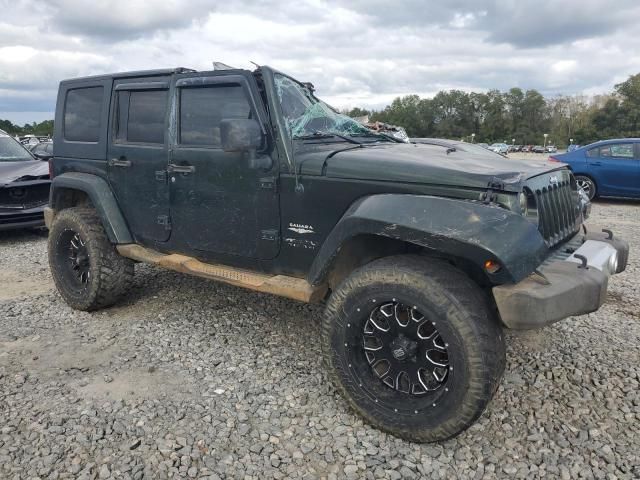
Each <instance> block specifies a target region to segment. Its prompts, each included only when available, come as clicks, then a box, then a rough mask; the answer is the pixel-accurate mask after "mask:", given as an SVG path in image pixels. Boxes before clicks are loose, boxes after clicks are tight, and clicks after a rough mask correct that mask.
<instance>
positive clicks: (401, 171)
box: [298, 144, 565, 191]
mask: <svg viewBox="0 0 640 480" xmlns="http://www.w3.org/2000/svg"><path fill="white" fill-rule="evenodd" d="M447 151H448V152H449V153H447ZM298 160H299V162H300V163H299V165H300V172H301V173H302V174H308V175H323V174H324V175H326V176H327V177H332V178H345V179H359V180H373V181H388V182H402V183H421V184H434V185H450V186H458V187H468V188H482V189H485V188H487V186H488V185H489V184H490V183H495V182H500V183H502V184H503V185H504V190H506V191H520V189H521V187H522V183H523V182H524V181H525V180H527V179H528V178H531V177H535V176H538V175H541V174H543V173H546V172H549V171H552V170H558V169H562V168H565V167H564V165H563V164H558V163H553V164H550V163H546V162H544V161H540V160H538V161H526V160H513V159H509V158H505V157H502V156H500V155H495V158H491V157H487V156H485V155H477V154H475V153H472V152H464V151H461V150H456V151H451V149H447V148H446V147H443V146H440V145H425V144H388V145H367V146H362V147H360V146H355V145H349V146H343V145H341V148H340V149H337V150H334V151H331V152H327V150H324V151H318V150H316V151H315V152H308V153H307V154H302V155H300V156H299V157H298Z"/></svg>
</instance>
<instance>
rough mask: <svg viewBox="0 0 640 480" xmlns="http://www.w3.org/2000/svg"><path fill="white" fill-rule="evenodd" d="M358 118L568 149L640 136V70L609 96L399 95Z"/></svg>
mask: <svg viewBox="0 0 640 480" xmlns="http://www.w3.org/2000/svg"><path fill="white" fill-rule="evenodd" d="M346 113H347V114H348V115H350V116H352V117H360V116H365V115H367V116H368V117H369V120H370V121H372V122H373V121H381V122H385V123H390V124H393V125H398V126H402V127H404V128H405V129H406V131H407V133H408V134H409V136H410V137H438V138H450V139H462V140H465V141H472V136H471V135H472V134H475V136H474V137H473V140H474V141H475V142H476V143H480V142H486V143H493V142H505V143H509V144H510V143H512V141H513V143H515V144H524V145H528V144H534V145H535V144H542V143H543V142H544V134H545V133H546V134H547V135H548V137H547V141H546V142H547V144H555V145H557V146H559V147H566V145H568V144H569V143H570V140H571V139H573V143H577V144H581V145H585V144H587V143H591V142H595V141H597V140H602V139H607V138H622V137H640V73H639V74H636V75H633V76H631V77H629V78H628V79H627V80H626V81H625V82H622V83H620V84H618V85H616V86H615V88H614V91H613V92H611V93H609V94H605V95H596V96H593V97H587V96H584V95H574V96H566V95H558V96H556V97H552V98H545V97H544V96H543V95H542V94H541V93H540V92H538V91H537V90H526V91H523V90H522V89H520V88H511V89H510V90H508V91H506V92H501V91H499V90H490V91H488V92H486V93H476V92H471V93H467V92H463V91H461V90H448V91H441V92H438V93H437V94H436V95H435V96H434V97H433V98H420V97H419V96H418V95H406V96H404V97H398V98H396V99H395V100H393V102H392V103H391V104H390V105H388V106H387V107H386V108H384V109H383V110H379V111H375V110H366V109H362V108H353V109H351V110H349V111H347V112H346Z"/></svg>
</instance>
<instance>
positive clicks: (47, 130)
mask: <svg viewBox="0 0 640 480" xmlns="http://www.w3.org/2000/svg"><path fill="white" fill-rule="evenodd" d="M0 130H4V131H5V132H7V133H8V134H10V135H19V136H21V135H37V136H39V137H40V136H43V137H44V136H47V135H49V136H52V135H53V120H45V121H43V122H40V123H36V122H33V123H25V124H24V125H23V126H19V125H15V124H14V123H12V122H11V121H9V120H0Z"/></svg>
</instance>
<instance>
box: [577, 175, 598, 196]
mask: <svg viewBox="0 0 640 480" xmlns="http://www.w3.org/2000/svg"><path fill="white" fill-rule="evenodd" d="M576 184H577V185H578V187H579V188H581V189H582V190H584V193H586V194H587V195H588V196H589V200H593V199H594V198H595V196H596V192H597V190H598V189H597V187H596V183H595V182H594V181H593V180H592V179H590V178H589V177H586V176H584V175H576Z"/></svg>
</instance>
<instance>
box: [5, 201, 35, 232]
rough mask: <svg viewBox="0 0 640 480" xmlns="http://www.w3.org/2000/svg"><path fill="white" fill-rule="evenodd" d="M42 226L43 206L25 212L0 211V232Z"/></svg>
mask: <svg viewBox="0 0 640 480" xmlns="http://www.w3.org/2000/svg"><path fill="white" fill-rule="evenodd" d="M43 226H44V205H42V206H39V207H35V208H29V209H26V210H5V209H0V231H2V230H13V229H16V228H30V227H43Z"/></svg>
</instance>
